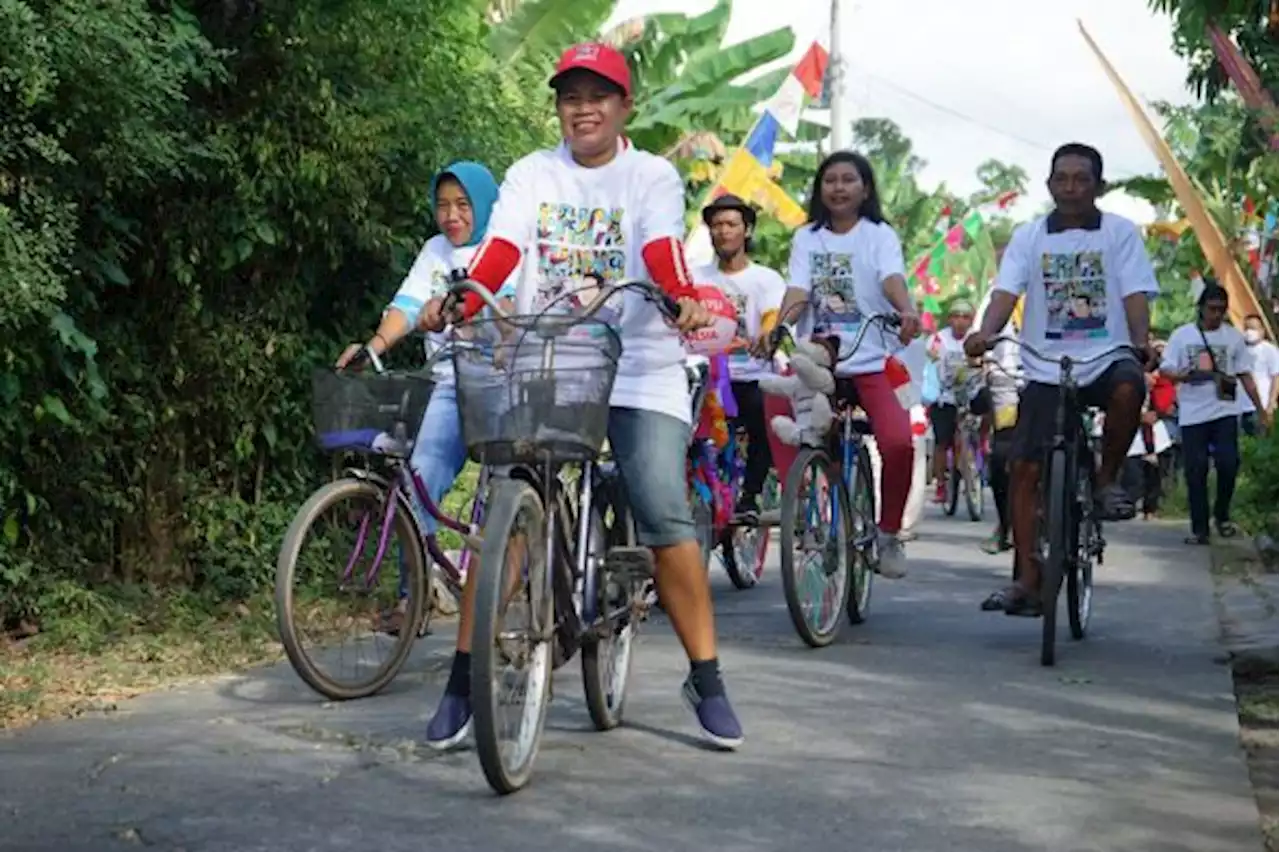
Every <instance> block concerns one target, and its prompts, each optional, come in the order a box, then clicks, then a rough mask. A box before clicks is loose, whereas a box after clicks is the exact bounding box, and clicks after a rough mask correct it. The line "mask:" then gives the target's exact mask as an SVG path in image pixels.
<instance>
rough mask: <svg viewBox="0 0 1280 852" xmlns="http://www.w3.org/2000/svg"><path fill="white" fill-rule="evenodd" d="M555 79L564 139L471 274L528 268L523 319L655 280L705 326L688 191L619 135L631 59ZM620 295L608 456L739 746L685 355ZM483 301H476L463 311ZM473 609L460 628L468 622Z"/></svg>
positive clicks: (712, 705)
mask: <svg viewBox="0 0 1280 852" xmlns="http://www.w3.org/2000/svg"><path fill="white" fill-rule="evenodd" d="M550 83H551V87H552V88H553V89H555V92H556V114H557V116H558V118H559V121H560V130H561V134H562V137H563V142H562V143H561V144H560V145H559V146H557V147H556V148H553V149H550V150H544V151H537V152H535V153H533V154H530V155H529V156H527V157H525V158H523V159H521V160H520V161H519V162H517V163H515V164H514V165H513V166H512V167H511V168H510V170H508V172H507V175H506V179H505V180H504V181H503V183H502V187H501V190H500V192H499V197H498V204H497V207H496V208H494V211H493V217H492V219H491V220H490V224H489V232H488V235H487V236H486V237H485V240H484V242H482V243H481V244H480V248H479V249H478V250H477V251H476V255H475V258H474V259H473V260H472V263H471V267H470V269H469V270H468V275H469V276H470V278H471V279H472V280H473V281H476V282H478V283H480V284H482V285H484V286H486V287H488V288H489V289H491V290H496V289H497V288H498V287H499V286H500V285H501V284H502V282H503V281H504V280H505V279H506V278H507V276H508V275H509V274H510V273H511V272H512V271H513V270H515V269H517V268H520V269H521V275H520V278H519V281H518V283H517V285H516V297H515V298H516V309H517V313H520V314H530V313H536V312H539V311H542V310H543V309H545V308H548V307H552V308H554V309H558V307H556V306H558V305H562V304H567V303H568V302H570V301H572V300H567V299H562V298H561V297H562V296H563V295H564V294H565V293H566V292H568V291H570V290H576V289H577V288H579V287H581V286H583V285H584V284H585V282H586V279H591V278H594V279H596V280H597V281H599V282H603V283H604V284H606V285H608V284H613V283H617V282H619V281H621V280H624V279H630V278H648V279H651V280H652V281H654V282H655V283H656V284H657V285H658V286H659V287H661V288H662V290H663V291H665V292H666V293H667V294H668V295H670V296H671V297H672V298H674V299H675V300H676V301H677V303H678V305H679V308H680V315H679V318H678V319H677V320H676V326H677V329H678V330H679V331H680V332H687V331H693V330H696V329H698V328H703V327H705V326H707V325H708V324H709V318H708V316H707V312H706V310H705V309H704V308H703V307H702V305H701V304H700V302H699V301H698V299H697V293H696V290H695V289H694V287H693V281H692V278H691V276H690V274H689V271H688V269H687V266H686V264H685V258H684V249H683V239H684V231H685V224H684V214H685V207H684V182H683V181H682V180H681V178H680V175H679V173H678V172H677V171H676V169H675V167H674V166H672V165H671V164H670V163H669V162H667V161H666V160H664V159H662V158H661V157H657V156H654V155H653V154H649V153H647V152H644V151H637V150H636V149H635V148H634V147H632V145H631V143H630V141H629V140H627V139H626V138H625V137H624V136H623V135H622V128H623V125H624V124H625V122H626V120H627V116H628V115H629V114H630V112H631V109H632V105H633V104H632V88H631V72H630V70H629V69H628V67H627V61H626V59H625V58H624V57H623V56H622V54H620V53H619V52H618V51H617V50H615V49H613V48H612V47H609V46H608V45H604V44H581V45H577V46H575V47H571V48H569V49H568V50H567V51H565V52H564V54H563V55H562V56H561V58H560V62H559V64H558V65H557V66H556V71H555V74H554V76H552V78H551V81H550ZM522 262H523V267H521V264H522ZM617 298H618V302H617V303H615V304H614V305H611V306H608V307H606V308H604V309H602V311H601V312H600V313H598V314H597V315H596V316H597V318H598V319H601V320H604V321H607V322H608V323H609V324H610V325H611V326H613V328H614V329H615V330H616V331H617V333H618V335H619V337H620V338H621V340H622V347H623V351H622V355H621V357H620V358H619V361H618V371H617V380H616V381H615V383H614V386H613V393H612V397H611V399H610V403H611V410H610V414H609V430H608V439H609V446H610V448H611V450H612V453H613V458H614V460H615V461H616V462H617V464H618V467H619V469H620V471H621V473H622V478H623V481H624V482H625V484H626V489H627V496H628V498H629V503H630V508H631V512H632V516H633V519H634V521H635V525H636V534H637V537H638V539H639V542H640V544H642V545H645V546H647V547H650V548H651V549H652V550H653V554H654V560H655V563H656V568H657V575H656V581H657V586H658V594H659V596H660V599H661V600H662V604H663V608H664V609H665V610H666V613H667V616H668V617H669V618H670V619H671V623H672V626H673V627H674V628H675V632H676V635H677V636H679V637H680V641H681V643H682V644H683V645H684V648H685V651H686V653H687V654H688V656H689V660H690V673H689V677H688V678H687V679H686V680H685V682H684V686H683V689H682V694H683V697H684V699H685V701H686V702H687V703H688V704H689V705H690V707H691V708H692V709H693V711H694V712H695V714H696V716H697V719H698V724H699V726H700V727H701V729H702V733H703V734H704V736H705V737H706V738H707V739H708V740H710V741H711V742H712V743H714V744H716V745H717V746H719V747H722V748H734V747H736V746H737V745H738V744H740V743H741V742H742V727H741V725H740V724H739V722H738V718H737V716H736V715H735V713H734V711H733V708H732V706H731V705H730V704H729V699H728V697H727V695H726V694H725V690H724V684H723V682H722V681H721V679H720V672H719V662H718V660H717V655H716V633H715V620H714V616H713V614H712V608H711V591H710V588H709V587H708V584H707V573H706V567H705V566H704V565H703V563H702V556H701V552H700V549H699V547H698V543H697V541H696V538H695V534H694V522H693V516H692V514H691V512H690V508H689V501H688V494H687V493H686V490H685V458H686V450H687V448H688V445H689V437H690V429H691V425H690V406H691V404H692V401H691V400H690V398H689V387H688V384H687V379H686V375H685V369H684V357H685V350H684V345H683V343H682V342H681V339H680V334H679V333H677V330H676V329H673V328H671V326H670V325H668V324H667V322H666V321H665V320H664V319H663V317H662V315H661V314H660V313H659V312H658V310H657V308H656V307H655V306H654V305H653V304H651V303H650V302H649V301H648V300H647V299H645V298H644V297H643V296H642V295H640V294H639V293H636V292H635V291H630V290H629V291H626V292H625V293H623V294H621V295H620V296H619V297H617ZM553 302H554V305H553V304H552V303H553ZM481 304H482V303H481V300H480V299H479V298H478V297H476V296H475V294H470V295H469V296H468V298H467V300H466V302H465V306H464V310H463V313H464V315H465V316H470V315H471V314H473V313H474V312H476V311H478V310H479V309H480V306H481ZM567 308H568V309H569V310H572V309H573V308H572V305H567ZM467 604H468V602H467V601H465V600H464V602H463V607H462V609H463V613H462V617H463V620H462V623H461V624H462V626H466V625H468V624H469V618H468V617H467V616H468V613H467V608H468V607H467ZM462 626H460V629H459V631H458V654H457V658H456V660H455V664H456V666H457V667H458V668H459V669H464V670H468V671H469V665H470V664H469V652H470V648H471V639H472V637H471V636H470V635H469V630H466V629H463V627H462ZM481 641H490V640H489V639H488V637H485V638H484V639H482V640H481ZM463 691H464V690H463V689H456V690H454V691H453V692H452V693H451V692H450V690H449V689H447V688H446V691H445V697H444V699H442V701H441V705H440V707H439V708H438V709H437V711H436V715H435V718H433V719H432V721H431V723H430V724H429V725H428V734H427V740H428V743H441V744H451V743H456V742H457V732H458V731H459V730H461V729H462V728H463V727H464V726H465V725H466V724H468V723H469V720H470V718H471V704H470V699H469V681H468V682H467V684H466V688H465V691H466V692H467V693H468V694H458V693H460V692H463Z"/></svg>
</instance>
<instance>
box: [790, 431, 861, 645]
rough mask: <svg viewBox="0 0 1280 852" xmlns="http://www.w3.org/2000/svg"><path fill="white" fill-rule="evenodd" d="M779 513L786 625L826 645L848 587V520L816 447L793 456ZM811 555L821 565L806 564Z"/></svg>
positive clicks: (834, 475)
mask: <svg viewBox="0 0 1280 852" xmlns="http://www.w3.org/2000/svg"><path fill="white" fill-rule="evenodd" d="M781 516H782V522H781V523H782V535H781V544H780V546H781V559H780V568H781V572H782V589H783V594H784V595H785V597H786V601H787V612H788V613H789V614H790V615H791V623H792V624H793V625H795V628H796V632H797V633H799V634H800V638H801V639H803V640H804V641H805V643H806V644H808V645H809V646H810V647H814V648H820V647H823V646H825V645H830V644H831V642H832V641H833V640H834V639H835V638H836V634H837V633H839V632H840V613H841V612H842V611H844V609H845V607H846V606H847V604H848V598H849V589H850V587H851V586H852V583H851V582H850V574H851V569H850V561H851V556H852V554H851V553H850V550H851V548H850V547H849V543H848V541H849V530H850V528H851V526H852V524H851V522H850V514H849V500H848V496H847V495H846V494H845V490H844V483H843V482H841V480H840V470H839V467H838V466H837V465H835V464H833V463H832V462H831V460H830V459H829V458H828V457H827V454H826V453H825V452H823V451H822V450H817V449H805V450H801V451H800V453H799V454H798V455H797V456H796V460H795V461H794V462H793V463H792V465H791V470H790V472H788V474H787V479H786V485H785V486H784V487H783V490H782V508H781ZM815 557H816V558H818V559H819V560H820V562H821V564H819V565H816V566H815V565H813V564H812V562H813V560H814V558H815ZM797 563H800V564H797Z"/></svg>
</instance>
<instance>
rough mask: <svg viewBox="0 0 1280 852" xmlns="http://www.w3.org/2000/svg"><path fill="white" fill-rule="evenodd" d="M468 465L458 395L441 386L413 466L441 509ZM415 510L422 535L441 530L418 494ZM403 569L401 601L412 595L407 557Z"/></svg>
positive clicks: (415, 448) (411, 461)
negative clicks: (445, 498) (405, 565)
mask: <svg viewBox="0 0 1280 852" xmlns="http://www.w3.org/2000/svg"><path fill="white" fill-rule="evenodd" d="M466 463H467V446H466V444H464V443H463V441H462V423H461V421H460V420H459V419H458V396H457V391H456V389H455V388H454V386H453V385H452V384H448V385H437V386H436V389H435V391H434V392H433V393H432V395H431V401H430V402H429V403H427V410H426V413H424V414H423V416H422V425H421V426H420V427H419V428H418V439H417V441H415V442H414V445H413V455H412V456H411V457H410V459H409V464H410V466H411V467H412V468H413V471H414V472H415V473H417V474H418V476H420V477H422V484H423V486H424V487H425V488H426V489H427V496H429V497H430V498H431V502H432V503H435V504H436V506H439V505H440V501H441V500H443V499H444V495H445V494H446V493H447V492H448V491H449V489H450V488H452V487H453V483H454V480H456V479H457V478H458V474H459V473H461V472H462V466H463V465H464V464H466ZM413 506H414V510H415V513H416V514H417V516H418V521H419V523H421V524H422V531H423V532H424V533H425V534H427V535H431V534H433V533H435V531H436V527H437V526H438V524H437V523H436V519H435V518H433V517H431V513H430V512H428V511H427V508H426V506H423V505H421V504H420V503H419V501H418V498H417V495H416V494H415V495H414V497H413ZM400 566H401V567H400V597H401V598H402V599H403V598H406V597H408V595H409V578H408V574H407V573H406V572H405V570H404V555H403V554H401V557H400Z"/></svg>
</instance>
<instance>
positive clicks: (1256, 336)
mask: <svg viewBox="0 0 1280 852" xmlns="http://www.w3.org/2000/svg"><path fill="white" fill-rule="evenodd" d="M1261 341H1262V332H1260V331H1258V330H1257V329H1256V328H1247V329H1245V331H1244V342H1245V343H1248V344H1249V345H1250V346H1252V345H1253V344H1255V343H1259V342H1261Z"/></svg>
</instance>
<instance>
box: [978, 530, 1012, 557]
mask: <svg viewBox="0 0 1280 852" xmlns="http://www.w3.org/2000/svg"><path fill="white" fill-rule="evenodd" d="M978 546H979V547H981V548H982V552H983V553H989V554H991V555H992V556H994V555H996V554H997V553H1007V552H1008V551H1010V550H1013V545H1012V544H1010V543H1009V539H1007V538H1005V537H1004V536H1001V535H991V536H988V537H987V538H986V539H984V540H983V542H982V544H980V545H978Z"/></svg>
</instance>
